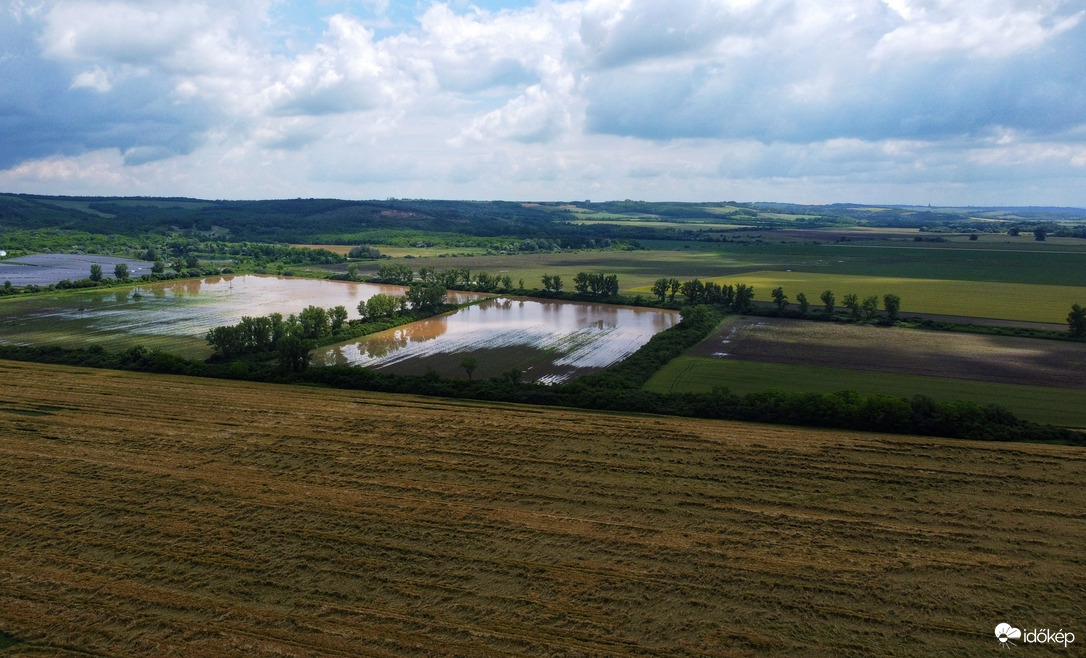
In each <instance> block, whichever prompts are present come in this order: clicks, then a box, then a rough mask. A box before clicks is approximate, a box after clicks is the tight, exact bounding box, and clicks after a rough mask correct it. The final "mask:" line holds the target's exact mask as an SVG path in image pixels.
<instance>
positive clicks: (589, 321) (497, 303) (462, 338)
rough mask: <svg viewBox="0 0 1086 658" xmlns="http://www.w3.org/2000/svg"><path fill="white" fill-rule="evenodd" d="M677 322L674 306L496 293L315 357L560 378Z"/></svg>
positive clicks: (413, 369) (620, 355) (399, 369)
mask: <svg viewBox="0 0 1086 658" xmlns="http://www.w3.org/2000/svg"><path fill="white" fill-rule="evenodd" d="M678 321H679V314H678V313H676V312H674V311H660V310H656V309H643V308H633V307H624V306H612V305H606V304H590V303H580V302H559V301H549V300H522V299H507V298H496V299H490V300H486V301H483V302H480V303H478V304H475V305H473V306H470V307H468V308H465V309H461V310H459V311H457V312H455V313H452V314H449V315H446V316H442V317H436V318H431V319H428V320H424V321H421V322H415V323H413V324H410V325H407V326H404V327H398V328H396V329H390V330H388V331H384V332H381V333H377V334H372V335H370V336H366V337H364V338H362V339H359V340H357V341H352V342H350V343H345V344H342V345H337V346H334V347H331V348H327V349H325V350H323V351H322V350H318V351H317V352H315V353H314V355H313V362H314V363H323V364H352V365H361V366H368V367H372V368H377V369H387V370H388V371H389V372H394V373H398V374H421V373H423V372H425V371H426V369H428V368H432V369H433V370H435V371H437V372H438V373H440V374H441V375H443V376H446V377H465V376H466V372H465V371H464V370H463V369H462V367H461V366H460V361H461V360H462V359H463V358H465V357H469V356H470V357H474V358H476V361H477V363H478V368H477V370H476V371H475V372H474V373H473V377H474V378H489V377H494V376H497V375H499V374H500V373H502V372H505V371H507V370H510V369H513V368H516V369H517V370H519V371H520V372H521V377H522V379H524V380H525V381H542V382H545V383H554V382H560V381H565V380H568V379H570V378H573V377H579V376H581V375H584V374H587V373H589V372H593V371H595V370H599V369H601V368H606V367H607V366H610V365H612V364H614V363H617V362H618V361H621V360H622V359H624V358H626V357H627V356H629V355H630V354H633V353H634V352H635V351H637V349H638V348H640V347H641V346H642V345H644V344H645V343H647V342H648V340H649V339H650V338H652V336H653V335H654V334H656V333H657V332H660V331H663V330H664V329H667V328H669V327H671V326H673V325H675V324H676V323H678Z"/></svg>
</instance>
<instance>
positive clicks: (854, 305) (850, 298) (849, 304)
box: [841, 292, 860, 319]
mask: <svg viewBox="0 0 1086 658" xmlns="http://www.w3.org/2000/svg"><path fill="white" fill-rule="evenodd" d="M841 303H842V304H844V306H845V308H847V309H848V310H850V311H852V317H853V318H857V319H858V318H859V317H860V297H859V296H858V295H857V294H856V293H853V292H850V293H849V294H847V295H845V298H844V299H843V300H842V301H841Z"/></svg>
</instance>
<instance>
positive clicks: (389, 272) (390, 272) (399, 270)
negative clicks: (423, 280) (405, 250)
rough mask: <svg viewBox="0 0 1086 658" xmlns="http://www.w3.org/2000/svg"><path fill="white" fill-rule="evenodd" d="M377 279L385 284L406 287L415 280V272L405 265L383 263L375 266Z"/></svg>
mask: <svg viewBox="0 0 1086 658" xmlns="http://www.w3.org/2000/svg"><path fill="white" fill-rule="evenodd" d="M377 278H378V279H381V280H382V281H385V282H387V283H397V284H400V285H407V284H409V283H411V280H412V279H414V278H415V271H414V270H412V269H411V268H410V267H409V266H407V265H402V264H399V263H395V264H393V263H385V264H383V265H378V266H377Z"/></svg>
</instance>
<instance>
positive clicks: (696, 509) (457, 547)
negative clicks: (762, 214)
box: [0, 362, 1086, 656]
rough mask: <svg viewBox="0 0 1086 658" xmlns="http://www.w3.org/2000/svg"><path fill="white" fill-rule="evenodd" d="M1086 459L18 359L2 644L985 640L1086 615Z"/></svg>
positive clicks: (1026, 448) (679, 649)
mask: <svg viewBox="0 0 1086 658" xmlns="http://www.w3.org/2000/svg"><path fill="white" fill-rule="evenodd" d="M1084 466H1086V453H1084V452H1083V451H1082V450H1081V449H1073V448H1065V447H1057V446H1033V445H1020V444H1008V445H995V444H983V443H971V442H961V441H944V440H935V439H920V438H910V437H899V436H883V435H876V434H847V433H840V432H826V431H808V430H800V429H791V428H783V427H770V426H760V425H746V424H738V423H725V422H708V421H694V420H684V419H673V418H660V417H647V416H646V417H631V416H618V415H607V414H592V413H582V412H575V411H565V410H556V409H542V408H530V407H515V406H489V405H482V404H473V403H466V402H457V401H445V400H437V399H418V398H409V397H394V396H384V395H374V394H360V393H351V392H344V391H333V390H323V389H315V388H288V387H275V386H267V385H247V384H239V383H236V382H219V381H207V380H196V379H186V378H178V377H156V376H149V375H135V374H126V373H118V372H111V371H95V370H84V369H77V368H66V367H48V366H39V365H34V364H21V363H13V362H0V539H2V543H3V551H2V552H0V646H3V644H4V641H5V640H7V641H10V638H16V639H18V640H21V641H22V642H21V643H19V644H16V645H14V646H11V647H9V648H7V649H5V650H0V654H3V655H5V656H6V655H69V654H70V655H84V653H86V654H91V655H156V656H158V655H185V656H200V655H206V656H212V655H214V656H219V655H238V656H243V655H244V656H251V655H393V654H401V655H404V654H406V655H420V654H431V655H472V656H485V655H505V654H522V653H523V654H534V655H540V654H542V655H619V654H639V655H723V656H741V655H776V654H789V655H827V654H833V655H854V656H870V655H925V656H926V655H951V654H953V655H976V656H989V655H992V653H993V652H994V651H996V650H998V647H999V644H998V642H997V640H996V638H995V636H994V634H993V629H994V628H995V626H996V624H998V623H1001V622H1009V623H1012V624H1014V625H1015V626H1018V627H1020V628H1022V629H1025V630H1029V629H1032V628H1051V629H1053V630H1055V629H1057V628H1062V629H1064V630H1071V631H1073V632H1075V633H1076V634H1077V635H1078V637H1079V640H1078V642H1076V644H1078V643H1081V642H1086V602H1084V598H1083V596H1082V592H1083V591H1086V553H1084V552H1083V546H1086V513H1084V510H1086V486H1084V485H1086V469H1084ZM1020 648H1021V647H1020ZM1075 648H1077V647H1072V652H1073V651H1074V649H1075ZM1041 649H1042V648H1041V647H1030V651H1029V652H1030V653H1031V655H1032V654H1036V653H1041V654H1043V653H1044V651H1042V650H1041ZM1058 653H1059V654H1061V655H1065V654H1066V653H1067V652H1066V651H1064V650H1062V649H1061V650H1060V651H1059V652H1058Z"/></svg>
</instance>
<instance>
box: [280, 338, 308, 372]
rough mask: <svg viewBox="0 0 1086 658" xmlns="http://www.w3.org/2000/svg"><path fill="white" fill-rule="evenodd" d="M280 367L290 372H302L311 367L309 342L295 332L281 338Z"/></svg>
mask: <svg viewBox="0 0 1086 658" xmlns="http://www.w3.org/2000/svg"><path fill="white" fill-rule="evenodd" d="M277 347H278V350H279V367H280V368H282V369H283V370H287V371H289V372H302V371H303V370H305V369H306V368H308V367H309V343H308V342H307V341H305V340H302V338H301V337H299V336H296V335H294V334H287V335H286V336H283V337H282V338H281V339H280V340H279V344H278V346H277Z"/></svg>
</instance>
